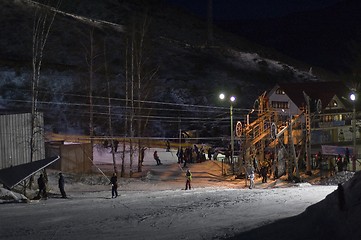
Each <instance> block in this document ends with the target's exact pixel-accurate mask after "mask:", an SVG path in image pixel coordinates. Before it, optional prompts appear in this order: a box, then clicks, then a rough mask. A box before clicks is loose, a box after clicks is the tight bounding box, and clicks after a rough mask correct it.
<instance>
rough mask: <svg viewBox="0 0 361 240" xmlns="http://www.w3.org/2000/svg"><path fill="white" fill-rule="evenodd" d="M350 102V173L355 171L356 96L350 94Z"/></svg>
mask: <svg viewBox="0 0 361 240" xmlns="http://www.w3.org/2000/svg"><path fill="white" fill-rule="evenodd" d="M350 100H351V101H352V105H353V112H352V141H353V157H352V171H356V162H355V161H356V160H355V159H356V152H357V151H356V107H355V101H356V94H355V93H351V94H350Z"/></svg>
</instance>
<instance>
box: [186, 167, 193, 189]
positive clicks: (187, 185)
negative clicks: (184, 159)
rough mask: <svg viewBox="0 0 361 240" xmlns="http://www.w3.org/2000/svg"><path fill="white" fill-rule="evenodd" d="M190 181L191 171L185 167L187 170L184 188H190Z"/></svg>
mask: <svg viewBox="0 0 361 240" xmlns="http://www.w3.org/2000/svg"><path fill="white" fill-rule="evenodd" d="M191 181H192V173H191V171H190V170H189V169H187V172H186V188H185V190H188V188H189V190H191Z"/></svg>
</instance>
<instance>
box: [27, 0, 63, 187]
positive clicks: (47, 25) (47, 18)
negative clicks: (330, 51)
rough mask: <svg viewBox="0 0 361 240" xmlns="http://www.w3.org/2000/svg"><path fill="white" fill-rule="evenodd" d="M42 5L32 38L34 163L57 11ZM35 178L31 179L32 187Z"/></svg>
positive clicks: (36, 15)
mask: <svg viewBox="0 0 361 240" xmlns="http://www.w3.org/2000/svg"><path fill="white" fill-rule="evenodd" d="M42 5H45V6H48V5H49V1H45V2H44V3H42ZM42 5H35V6H34V7H35V13H34V22H33V38H32V69H33V76H32V79H31V92H32V99H31V138H30V152H31V154H30V162H33V161H34V160H35V159H34V156H35V152H36V151H37V149H36V144H35V136H36V135H37V134H38V132H39V125H38V122H39V120H38V114H39V113H38V100H39V87H40V75H41V67H42V63H43V56H44V49H45V46H46V43H47V41H48V38H49V33H50V29H51V27H52V25H53V22H54V19H55V16H56V11H50V10H49V9H48V8H44V7H42ZM60 5H61V0H58V1H57V3H56V6H55V9H59V7H60ZM32 182H33V178H32V177H31V178H30V183H29V185H30V187H31V186H32Z"/></svg>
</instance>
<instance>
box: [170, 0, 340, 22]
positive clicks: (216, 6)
mask: <svg viewBox="0 0 361 240" xmlns="http://www.w3.org/2000/svg"><path fill="white" fill-rule="evenodd" d="M167 1H168V2H170V3H173V4H177V5H180V6H183V7H184V8H186V9H187V10H189V11H191V12H193V13H194V14H196V15H199V16H202V17H204V16H206V15H207V14H206V13H207V2H208V0H167ZM340 1H342V0H213V14H214V18H215V19H217V20H236V19H259V18H270V17H280V16H285V15H287V14H289V13H293V12H299V11H305V10H312V9H318V8H322V7H327V6H329V5H332V4H335V3H336V2H340Z"/></svg>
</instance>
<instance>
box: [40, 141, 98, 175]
mask: <svg viewBox="0 0 361 240" xmlns="http://www.w3.org/2000/svg"><path fill="white" fill-rule="evenodd" d="M45 146H46V155H47V156H54V155H59V156H60V161H57V162H56V163H54V164H52V165H51V166H50V168H52V169H55V170H59V171H62V172H67V173H80V174H82V173H91V172H92V166H93V154H92V148H91V144H90V143H71V144H67V143H64V142H63V141H53V142H47V143H46V144H45Z"/></svg>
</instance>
